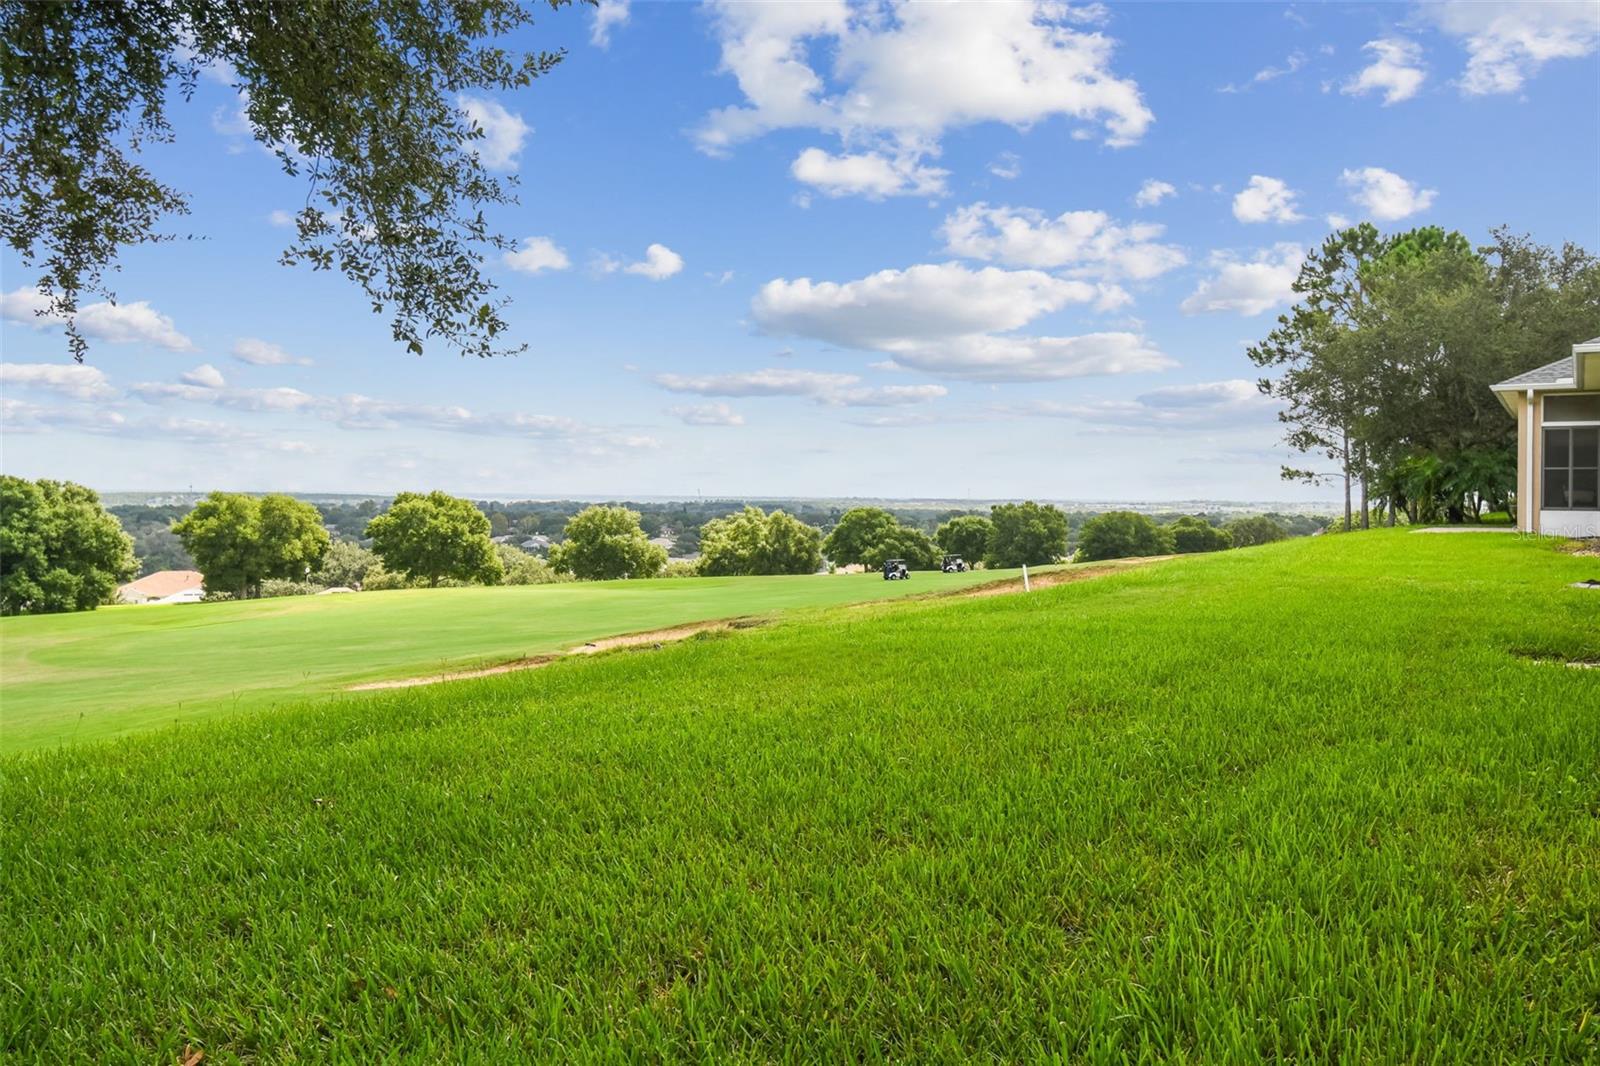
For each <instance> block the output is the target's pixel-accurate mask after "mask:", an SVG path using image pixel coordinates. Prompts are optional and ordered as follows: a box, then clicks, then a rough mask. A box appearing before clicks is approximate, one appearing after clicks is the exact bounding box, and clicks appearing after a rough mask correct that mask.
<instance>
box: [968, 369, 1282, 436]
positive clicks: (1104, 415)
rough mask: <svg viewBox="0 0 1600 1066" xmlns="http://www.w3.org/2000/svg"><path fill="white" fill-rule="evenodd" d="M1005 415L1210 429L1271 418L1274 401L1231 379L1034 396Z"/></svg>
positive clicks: (1003, 410) (1004, 410) (1247, 383)
mask: <svg viewBox="0 0 1600 1066" xmlns="http://www.w3.org/2000/svg"><path fill="white" fill-rule="evenodd" d="M996 410H997V412H998V413H1002V414H1007V415H1021V416H1036V417H1046V418H1068V419H1073V420H1077V421H1083V422H1096V423H1103V424H1108V425H1117V426H1128V427H1134V428H1145V429H1171V430H1214V429H1224V428H1233V427H1236V426H1238V425H1240V424H1241V423H1247V422H1261V421H1269V420H1271V419H1272V418H1273V417H1274V415H1275V414H1276V412H1277V410H1278V403H1277V401H1275V400H1273V399H1272V398H1271V397H1269V396H1263V395H1262V394H1261V390H1260V389H1258V388H1256V384H1255V382H1253V381H1245V380H1243V379H1239V378H1235V379H1232V380H1228V381H1206V382H1198V383H1196V384H1192V385H1168V386H1166V387H1164V388H1159V389H1152V390H1151V391H1149V392H1146V393H1143V394H1141V395H1139V396H1137V397H1135V398H1134V399H1132V400H1098V401H1093V402H1090V403H1060V402H1057V401H1051V400H1038V401H1033V402H1030V403H1024V404H1016V405H1012V406H1009V407H1001V408H997V409H996Z"/></svg>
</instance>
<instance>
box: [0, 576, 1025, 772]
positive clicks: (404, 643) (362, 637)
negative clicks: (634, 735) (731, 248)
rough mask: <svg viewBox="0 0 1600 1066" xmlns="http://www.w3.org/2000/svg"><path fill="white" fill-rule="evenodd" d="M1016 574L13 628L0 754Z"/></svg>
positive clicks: (243, 606)
mask: <svg viewBox="0 0 1600 1066" xmlns="http://www.w3.org/2000/svg"><path fill="white" fill-rule="evenodd" d="M1016 573H1018V571H1009V570H1001V571H973V572H968V573H965V574H938V573H918V574H916V575H915V577H914V578H913V579H912V580H910V581H906V582H898V581H884V580H883V578H882V577H881V576H879V575H876V574H835V575H826V576H809V577H760V578H682V579H672V580H662V581H597V582H582V583H572V584H565V585H527V586H521V587H513V588H458V589H418V590H414V591H394V592H376V593H363V594H357V595H345V596H298V597H286V598H282V599H274V600H258V601H255V602H250V603H203V604H188V605H182V606H166V607H161V606H153V607H113V608H102V609H101V610H98V611H93V612H85V613H81V614H68V615H44V616H38V617H29V618H7V619H4V620H0V684H3V689H0V717H3V722H0V750H10V751H15V750H18V749H25V748H35V747H39V746H42V745H48V744H55V743H61V742H68V741H78V740H87V739H93V738H99V737H106V736H113V735H116V734H119V733H126V732H131V731H134V730H138V729H145V728H149V727H151V726H152V725H158V724H165V723H171V722H175V721H189V720H192V719H194V718H197V717H202V716H206V715H210V714H214V713H217V712H219V711H229V710H240V709H248V708H259V707H265V706H271V705H274V704H281V703H283V702H285V701H287V700H303V699H305V698H306V697H309V696H313V695H317V694H326V693H330V692H337V691H339V690H341V689H343V688H344V687H346V686H348V685H350V684H352V683H355V682H360V681H369V680H373V679H380V678H404V677H414V676H418V675H425V674H431V673H435V672H438V671H441V670H447V669H459V668H461V667H463V666H471V665H478V664H484V663H495V662H504V661H506V660H509V659H516V658H520V657H523V656H530V655H539V654H543V653H547V652H554V651H559V650H561V649H563V648H568V647H571V646H573V645H577V644H582V643H583V642H585V641H588V640H594V639H596V638H599V637H607V636H613V635H616V634H620V633H636V632H640V631H643V630H649V629H656V628H659V627H662V626H674V625H681V624H684V623H689V622H698V621H704V620H707V619H717V618H729V617H734V616H741V615H764V614H767V613H770V612H773V611H781V610H792V609H795V608H806V607H822V606H829V605H835V604H844V603H856V602H860V601H863V600H871V599H877V598H889V597H900V596H908V595H917V594H919V593H930V592H948V591H955V590H958V589H961V588H966V587H970V586H972V585H977V584H982V583H984V582H989V581H995V580H1000V579H1004V578H1006V577H1011V576H1015V574H1016Z"/></svg>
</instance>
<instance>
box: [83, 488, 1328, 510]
mask: <svg viewBox="0 0 1600 1066" xmlns="http://www.w3.org/2000/svg"><path fill="white" fill-rule="evenodd" d="M90 487H91V488H93V487H94V486H90ZM95 491H96V492H98V493H99V494H100V497H101V499H102V500H105V501H111V500H112V499H113V498H122V497H140V498H142V499H144V500H149V499H160V498H163V497H194V498H200V497H203V496H206V495H208V494H209V493H211V492H238V493H242V494H243V495H246V496H264V495H267V494H269V493H283V494H285V495H289V496H294V497H296V498H302V499H321V500H331V501H350V502H359V501H362V500H391V499H393V498H394V497H395V495H396V494H397V492H406V491H431V490H415V489H401V490H396V492H342V491H340V492H314V491H302V490H299V489H204V490H201V489H153V490H141V489H99V488H96V489H95ZM442 491H445V492H450V490H449V489H444V490H442ZM451 495H455V496H460V497H462V498H464V499H470V500H474V501H478V500H482V501H487V502H491V503H559V502H561V501H572V502H575V503H605V502H621V503H626V502H638V503H703V502H707V501H710V502H717V501H728V502H757V501H759V502H778V503H787V502H794V503H851V504H873V503H886V504H903V505H922V506H927V507H944V506H948V507H992V506H994V505H996V504H1004V503H1018V502H1021V501H1023V500H1033V501H1035V502H1037V503H1046V504H1054V505H1057V506H1060V507H1063V508H1067V509H1075V510H1078V509H1081V510H1089V509H1094V508H1102V507H1129V508H1167V509H1175V510H1192V509H1195V507H1197V506H1198V507H1204V506H1208V505H1209V506H1214V507H1231V508H1241V509H1243V508H1248V509H1270V510H1274V511H1280V512H1292V511H1301V512H1317V513H1320V512H1323V511H1336V510H1339V509H1341V508H1342V507H1343V501H1342V499H1326V500H1282V499H1278V500H1274V499H1230V498H1216V497H1200V496H1196V497H1173V498H1167V499H1127V498H1124V499H1097V498H1092V497H1058V496H1042V495H1033V496H850V495H827V494H823V495H805V494H795V493H782V492H757V493H739V492H734V493H727V492H716V493H710V492H708V493H702V494H694V495H686V494H682V493H640V492H632V493H628V492H621V493H557V494H552V495H540V494H528V493H471V492H459V493H457V492H452V493H451ZM109 505H110V506H117V507H120V506H129V505H130V502H114V503H110V504H109Z"/></svg>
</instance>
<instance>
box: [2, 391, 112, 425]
mask: <svg viewBox="0 0 1600 1066" xmlns="http://www.w3.org/2000/svg"><path fill="white" fill-rule="evenodd" d="M126 422H127V419H125V418H123V416H122V415H121V414H120V413H119V412H117V411H113V410H111V409H109V408H106V407H99V406H96V407H83V406H81V405H80V406H74V407H46V406H44V405H43V404H37V403H29V402H27V401H26V400H18V399H15V398H13V397H10V396H0V426H3V427H4V429H5V432H7V433H39V432H48V431H50V430H55V429H80V430H84V431H85V432H89V433H100V432H112V431H115V430H116V429H118V427H121V426H123V425H125V424H126Z"/></svg>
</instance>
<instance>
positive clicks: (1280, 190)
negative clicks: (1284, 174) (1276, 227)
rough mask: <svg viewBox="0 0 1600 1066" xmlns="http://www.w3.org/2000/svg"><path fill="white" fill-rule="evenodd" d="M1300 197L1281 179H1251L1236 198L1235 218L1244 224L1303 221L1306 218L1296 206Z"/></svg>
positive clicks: (1256, 176)
mask: <svg viewBox="0 0 1600 1066" xmlns="http://www.w3.org/2000/svg"><path fill="white" fill-rule="evenodd" d="M1299 195H1300V194H1299V193H1297V192H1295V191H1294V190H1293V189H1291V188H1289V186H1288V185H1287V184H1286V183H1285V182H1283V181H1282V180H1281V179H1279V178H1268V177H1264V176H1263V175H1260V174H1252V175H1251V176H1250V184H1249V185H1246V186H1245V187H1244V188H1243V189H1241V190H1239V192H1238V194H1237V195H1235V196H1234V198H1233V217H1234V218H1236V219H1238V220H1239V221H1240V222H1299V221H1300V220H1301V219H1303V218H1305V216H1304V215H1302V214H1301V213H1300V212H1299V210H1297V208H1296V205H1295V199H1296V197H1298V196H1299Z"/></svg>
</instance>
